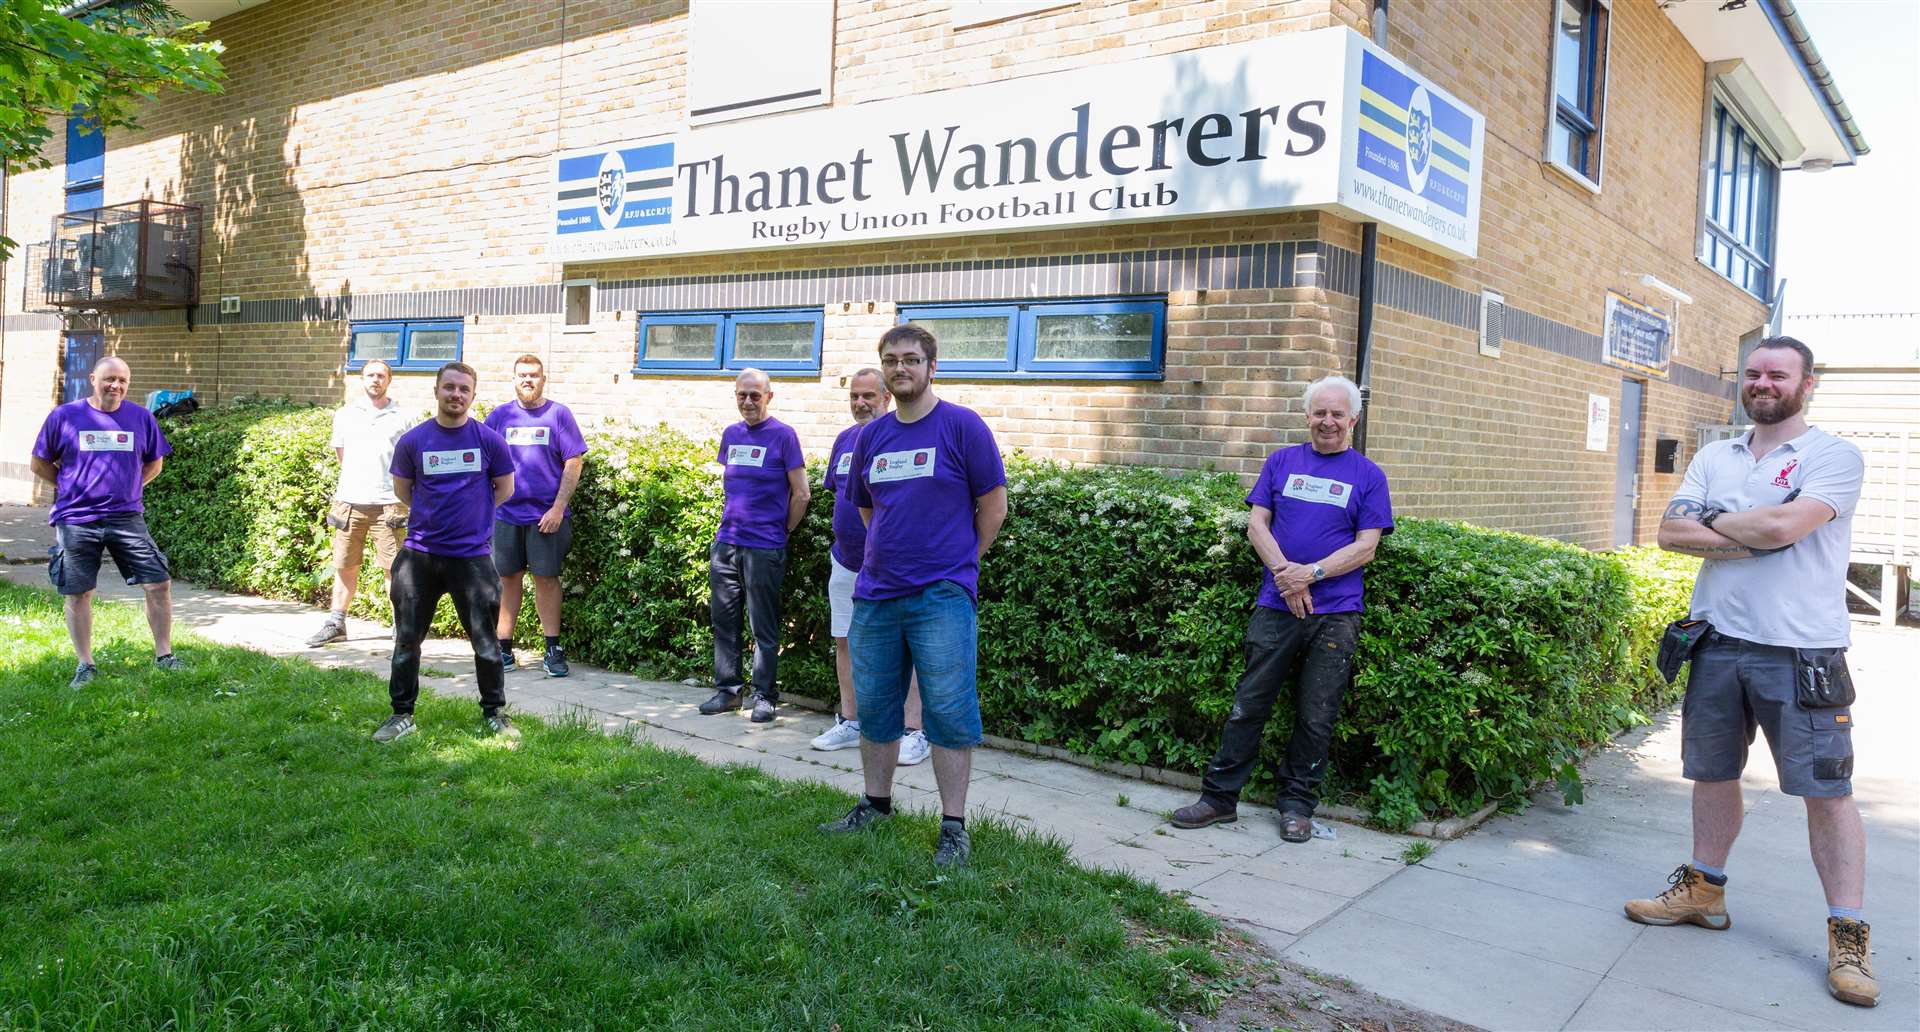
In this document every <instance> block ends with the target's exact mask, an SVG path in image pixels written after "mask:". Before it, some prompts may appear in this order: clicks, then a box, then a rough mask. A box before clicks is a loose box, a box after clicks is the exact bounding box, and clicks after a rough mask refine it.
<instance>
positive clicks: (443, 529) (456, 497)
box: [391, 419, 513, 559]
mask: <svg viewBox="0 0 1920 1032" xmlns="http://www.w3.org/2000/svg"><path fill="white" fill-rule="evenodd" d="M391 472H392V473H393V475H394V476H396V477H406V478H407V479H409V480H411V481H413V504H412V505H411V506H409V507H408V509H407V540H406V547H408V548H411V549H413V550H414V551H416V552H425V553H427V554H428V555H437V556H444V557H446V558H449V559H477V558H479V557H481V556H483V555H492V554H493V478H494V477H503V476H506V475H507V474H509V473H512V472H513V456H512V454H511V453H510V452H509V451H508V449H507V442H506V439H505V438H503V437H501V436H500V435H499V434H497V433H494V432H493V431H492V430H490V429H488V428H487V426H486V424H484V423H482V422H480V421H479V420H477V419H469V420H467V421H466V422H464V423H462V424H460V426H459V427H458V428H456V429H453V430H449V429H447V428H446V427H444V426H441V425H440V423H439V421H438V420H434V419H429V420H427V421H426V422H424V423H422V424H420V425H419V426H416V427H414V428H413V429H411V430H409V431H407V432H406V433H404V434H402V435H400V442H399V443H398V444H395V445H394V446H393V467H392V469H391Z"/></svg>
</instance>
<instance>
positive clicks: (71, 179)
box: [64, 115, 107, 211]
mask: <svg viewBox="0 0 1920 1032" xmlns="http://www.w3.org/2000/svg"><path fill="white" fill-rule="evenodd" d="M65 182H66V208H65V209H64V210H66V211H87V210H90V209H93V208H98V207H101V206H102V205H104V204H106V195H107V189H106V183H107V134H106V133H105V132H103V131H102V130H101V129H100V127H99V126H98V125H95V124H93V123H91V122H89V121H88V120H87V119H86V118H84V117H81V116H79V115H74V116H72V117H70V118H68V119H67V175H66V180H65Z"/></svg>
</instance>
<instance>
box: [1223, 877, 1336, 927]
mask: <svg viewBox="0 0 1920 1032" xmlns="http://www.w3.org/2000/svg"><path fill="white" fill-rule="evenodd" d="M1190 898H1191V899H1192V901H1193V902H1195V903H1198V904H1199V905H1200V906H1201V907H1202V908H1203V909H1205V910H1207V911H1210V912H1212V913H1215V914H1219V915H1220V916H1222V917H1231V918H1236V919H1238V920H1242V921H1251V922H1253V923H1254V924H1257V925H1263V926H1265V927H1267V928H1272V929H1274V930H1275V931H1280V932H1286V933H1288V934H1291V935H1298V934H1299V933H1301V932H1304V931H1306V930H1307V929H1309V928H1311V927H1313V926H1314V925H1316V924H1319V923H1320V922H1321V921H1324V920H1326V919H1327V918H1328V917H1331V916H1332V915H1334V914H1335V913H1337V912H1339V911H1340V910H1341V909H1342V908H1344V907H1345V906H1346V905H1347V904H1349V903H1351V902H1353V898H1352V897H1351V896H1336V895H1334V894H1333V893H1331V892H1320V891H1318V890H1316V889H1309V888H1305V887H1303V886H1299V885H1289V884H1287V883H1286V882H1277V881H1274V880H1272V879H1271V878H1262V877H1260V876H1258V875H1253V874H1247V873H1246V872H1244V871H1224V872H1222V873H1220V874H1218V875H1215V876H1214V877H1212V878H1209V879H1207V880H1206V881H1203V882H1201V883H1200V884H1199V885H1196V886H1194V888H1193V890H1192V892H1191V894H1190Z"/></svg>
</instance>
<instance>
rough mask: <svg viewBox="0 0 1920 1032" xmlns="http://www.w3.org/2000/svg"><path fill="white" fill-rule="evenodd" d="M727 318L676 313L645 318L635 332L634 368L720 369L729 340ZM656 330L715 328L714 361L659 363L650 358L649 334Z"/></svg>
mask: <svg viewBox="0 0 1920 1032" xmlns="http://www.w3.org/2000/svg"><path fill="white" fill-rule="evenodd" d="M726 322H727V317H726V314H725V313H724V312H674V313H671V314H664V313H663V314H659V315H643V316H641V317H640V327H639V329H638V330H636V331H635V340H634V352H633V367H634V370H635V371H636V372H640V371H645V370H649V369H656V370H680V371H684V370H690V369H718V368H720V349H721V345H722V344H723V342H724V341H725V340H726V336H727V326H726ZM653 326H711V327H713V357H712V358H709V359H704V360H702V359H691V358H688V359H678V358H676V359H659V358H648V357H647V330H648V328H649V327H653Z"/></svg>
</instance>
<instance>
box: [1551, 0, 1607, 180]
mask: <svg viewBox="0 0 1920 1032" xmlns="http://www.w3.org/2000/svg"><path fill="white" fill-rule="evenodd" d="M1553 6H1554V17H1553V113H1552V117H1551V119H1550V120H1549V122H1548V125H1547V160H1548V161H1550V162H1552V163H1553V164H1555V165H1558V166H1560V167H1561V168H1563V169H1565V170H1566V171H1568V172H1571V173H1573V174H1574V175H1576V176H1578V177H1580V178H1581V179H1584V180H1586V181H1587V182H1588V183H1590V184H1592V185H1594V186H1599V185H1600V151H1601V135H1602V131H1603V129H1604V127H1605V122H1606V100H1607V98H1606V92H1607V30H1608V26H1607V5H1606V2H1605V0H1553Z"/></svg>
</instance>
